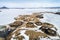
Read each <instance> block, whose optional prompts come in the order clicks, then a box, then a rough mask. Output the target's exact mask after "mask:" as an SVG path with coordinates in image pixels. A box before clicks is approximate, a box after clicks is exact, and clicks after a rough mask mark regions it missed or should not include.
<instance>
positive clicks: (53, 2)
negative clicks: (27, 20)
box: [0, 0, 60, 7]
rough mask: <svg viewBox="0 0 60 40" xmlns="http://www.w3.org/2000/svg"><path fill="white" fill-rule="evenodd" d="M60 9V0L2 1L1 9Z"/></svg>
mask: <svg viewBox="0 0 60 40" xmlns="http://www.w3.org/2000/svg"><path fill="white" fill-rule="evenodd" d="M1 6H7V7H60V0H0V7H1Z"/></svg>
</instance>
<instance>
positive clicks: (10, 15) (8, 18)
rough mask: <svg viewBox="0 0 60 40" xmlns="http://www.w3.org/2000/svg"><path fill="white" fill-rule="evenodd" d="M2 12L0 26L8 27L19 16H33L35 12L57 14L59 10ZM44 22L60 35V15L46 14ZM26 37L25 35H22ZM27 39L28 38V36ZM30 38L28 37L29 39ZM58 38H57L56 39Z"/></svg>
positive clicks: (11, 10) (3, 10) (9, 10)
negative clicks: (52, 26) (53, 27)
mask: <svg viewBox="0 0 60 40" xmlns="http://www.w3.org/2000/svg"><path fill="white" fill-rule="evenodd" d="M0 10H1V11H2V12H0V25H6V24H9V23H11V22H13V21H14V17H17V16H18V15H20V14H21V15H24V14H32V13H34V12H41V11H49V12H56V11H57V9H55V10H54V9H53V10H52V9H50V10H48V9H42V10H41V9H0ZM41 21H42V22H48V23H51V24H53V25H55V27H56V28H57V29H58V30H57V32H58V33H59V34H60V15H57V14H50V13H44V18H43V19H41ZM21 35H24V36H26V35H25V34H21ZM26 37H27V36H26ZM27 38H28V37H27ZM55 38H57V37H55ZM41 40H43V39H41ZM44 40H46V39H44Z"/></svg>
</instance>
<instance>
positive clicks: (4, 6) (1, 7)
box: [0, 6, 8, 9]
mask: <svg viewBox="0 0 60 40" xmlns="http://www.w3.org/2000/svg"><path fill="white" fill-rule="evenodd" d="M0 9H8V7H5V6H3V7H0Z"/></svg>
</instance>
